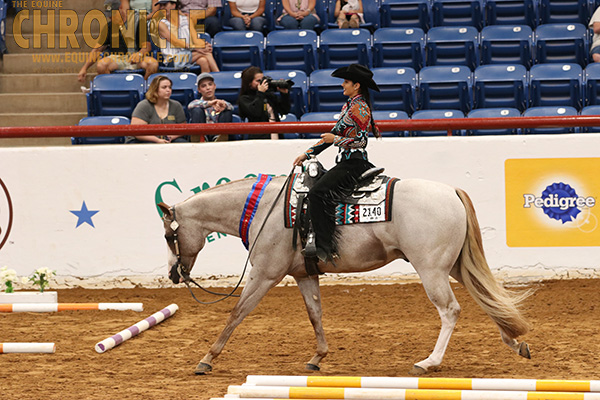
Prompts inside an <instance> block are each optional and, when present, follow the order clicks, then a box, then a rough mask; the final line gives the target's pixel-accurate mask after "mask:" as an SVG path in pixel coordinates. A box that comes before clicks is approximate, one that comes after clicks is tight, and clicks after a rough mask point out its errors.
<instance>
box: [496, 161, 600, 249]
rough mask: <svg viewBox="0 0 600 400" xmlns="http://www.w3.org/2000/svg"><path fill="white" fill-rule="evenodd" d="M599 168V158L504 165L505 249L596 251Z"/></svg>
mask: <svg viewBox="0 0 600 400" xmlns="http://www.w3.org/2000/svg"><path fill="white" fill-rule="evenodd" d="M599 167H600V158H547V159H546V158H545V159H510V160H506V162H505V192H506V242H507V244H508V246H511V247H573V246H598V245H600V228H599V227H598V216H597V214H598V211H599V209H600V207H599V206H598V205H597V203H598V195H599V194H600V177H598V176H597V173H596V171H598V168H599Z"/></svg>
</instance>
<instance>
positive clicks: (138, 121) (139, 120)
mask: <svg viewBox="0 0 600 400" xmlns="http://www.w3.org/2000/svg"><path fill="white" fill-rule="evenodd" d="M172 86H173V82H171V80H170V79H169V78H167V77H166V76H164V75H159V76H157V77H156V78H154V79H153V80H152V83H150V87H149V88H148V91H147V92H146V99H145V100H142V101H140V102H139V103H138V105H137V106H136V107H135V109H134V110H133V114H132V115H131V125H146V124H153V125H154V124H183V123H185V122H186V121H185V112H184V111H183V106H182V105H181V103H179V102H177V101H175V100H171V88H172ZM181 142H189V140H188V139H187V138H185V137H184V136H181V135H165V136H151V135H144V136H135V137H134V136H128V137H127V140H126V143H181Z"/></svg>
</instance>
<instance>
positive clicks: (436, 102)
mask: <svg viewBox="0 0 600 400" xmlns="http://www.w3.org/2000/svg"><path fill="white" fill-rule="evenodd" d="M472 87H473V76H472V74H471V70H470V69H469V67H466V66H464V65H458V66H454V67H451V66H445V65H438V66H433V67H424V68H423V69H421V71H420V72H419V82H418V93H419V96H418V98H419V109H420V110H429V109H456V110H461V111H462V112H463V113H467V112H469V110H471V107H472V103H473V100H472V95H471V90H472Z"/></svg>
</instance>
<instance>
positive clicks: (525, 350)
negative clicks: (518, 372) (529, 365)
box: [519, 342, 531, 360]
mask: <svg viewBox="0 0 600 400" xmlns="http://www.w3.org/2000/svg"><path fill="white" fill-rule="evenodd" d="M519 355H520V356H521V357H525V358H528V359H530V360H531V352H530V351H529V345H528V344H527V343H525V342H521V344H520V345H519Z"/></svg>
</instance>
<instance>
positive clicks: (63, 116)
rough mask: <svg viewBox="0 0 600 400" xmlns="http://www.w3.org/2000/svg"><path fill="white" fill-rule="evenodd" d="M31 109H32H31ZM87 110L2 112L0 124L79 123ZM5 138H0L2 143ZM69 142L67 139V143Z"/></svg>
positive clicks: (41, 124)
mask: <svg viewBox="0 0 600 400" xmlns="http://www.w3.org/2000/svg"><path fill="white" fill-rule="evenodd" d="M30 111H31V110H30ZM84 117H87V113H86V112H62V113H57V112H49V113H39V112H31V113H27V114H8V113H6V114H0V126H66V125H77V124H78V123H79V120H80V119H81V118H84ZM3 140H10V139H0V145H1V143H2V141H3ZM66 142H68V140H67V141H65V143H66Z"/></svg>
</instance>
